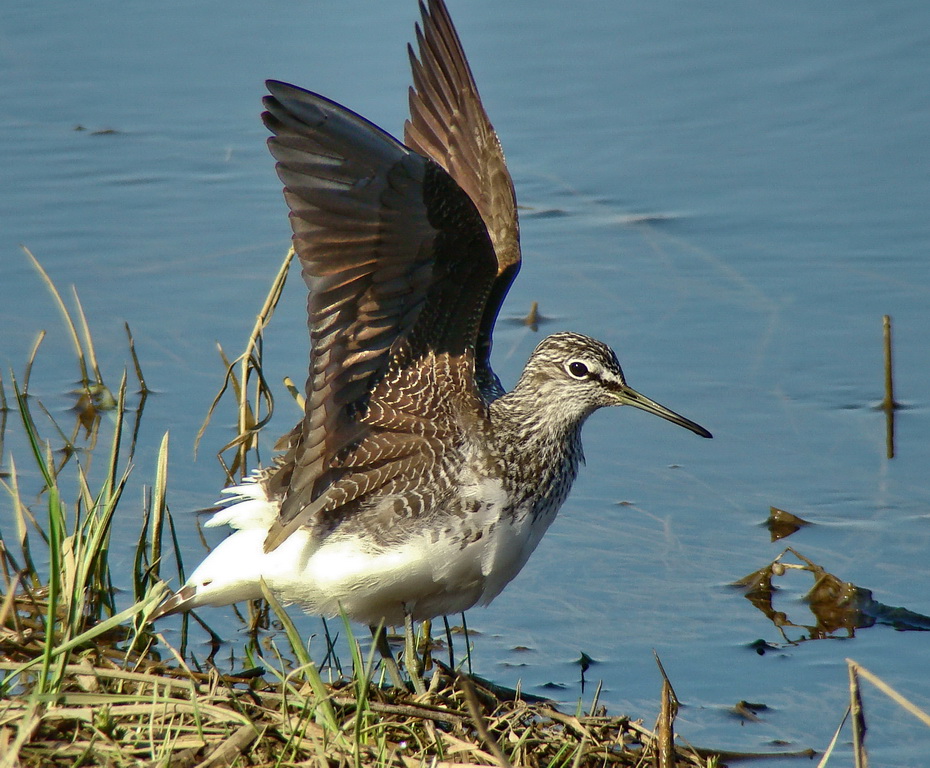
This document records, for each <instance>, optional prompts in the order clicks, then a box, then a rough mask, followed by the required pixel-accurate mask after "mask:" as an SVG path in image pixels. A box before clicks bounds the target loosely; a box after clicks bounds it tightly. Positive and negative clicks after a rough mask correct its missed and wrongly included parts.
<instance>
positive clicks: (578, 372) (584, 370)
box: [565, 360, 591, 379]
mask: <svg viewBox="0 0 930 768" xmlns="http://www.w3.org/2000/svg"><path fill="white" fill-rule="evenodd" d="M565 370H566V371H568V375H569V376H571V377H572V378H573V379H587V378H588V377H589V376H590V375H591V371H590V369H589V368H588V366H587V365H585V364H584V363H583V362H581V360H570V361H569V362H568V363H567V364H566V365H565Z"/></svg>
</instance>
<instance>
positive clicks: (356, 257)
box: [156, 0, 711, 690]
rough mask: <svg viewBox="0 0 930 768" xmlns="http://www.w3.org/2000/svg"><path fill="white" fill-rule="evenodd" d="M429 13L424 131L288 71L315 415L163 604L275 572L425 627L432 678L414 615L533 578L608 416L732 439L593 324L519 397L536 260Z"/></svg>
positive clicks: (311, 593)
mask: <svg viewBox="0 0 930 768" xmlns="http://www.w3.org/2000/svg"><path fill="white" fill-rule="evenodd" d="M420 16H421V21H420V22H419V23H417V24H416V26H415V34H416V40H417V51H415V50H414V48H413V46H411V45H408V55H409V59H410V64H411V68H412V71H413V85H412V86H411V87H410V90H409V104H410V118H409V119H408V120H407V121H406V123H405V126H404V138H403V142H401V141H399V140H397V139H395V138H394V137H392V136H391V135H390V134H388V133H387V132H385V131H383V130H382V129H381V128H379V127H377V126H376V125H374V124H373V123H371V122H369V121H368V120H366V119H365V118H363V117H361V116H360V115H358V114H356V113H355V112H352V111H351V110H349V109H347V108H346V107H344V106H342V105H340V104H337V103H336V102H334V101H331V100H330V99H327V98H326V97H324V96H322V95H319V94H317V93H313V92H311V91H307V90H304V89H302V88H299V87H297V86H294V85H289V84H287V83H283V82H279V81H273V80H271V81H268V82H267V87H268V91H269V95H267V96H266V97H265V98H264V100H263V105H264V109H265V111H264V113H263V115H262V118H263V121H264V124H265V125H266V126H267V127H268V129H269V130H270V132H271V134H272V135H271V137H270V138H269V139H268V146H269V148H270V151H271V154H272V155H273V157H274V158H275V160H276V169H277V173H278V176H279V177H280V179H281V181H282V182H283V184H284V197H285V201H286V203H287V206H288V208H289V210H290V213H289V219H290V223H291V228H292V232H293V246H294V250H295V252H296V254H297V256H298V258H299V261H300V264H301V267H302V274H303V278H304V280H305V282H306V285H307V288H308V291H309V299H308V326H309V334H310V353H309V355H310V363H309V374H308V379H307V384H306V401H305V412H304V415H303V418H302V420H301V421H300V422H299V423H298V424H297V426H296V427H295V428H294V429H293V430H292V431H291V432H290V433H289V434H288V435H287V436H285V438H283V440H282V443H281V445H282V451H283V452H282V453H280V454H279V455H278V456H277V457H276V458H275V459H274V460H273V462H272V463H271V464H270V466H268V467H265V468H262V469H259V470H257V471H255V472H253V474H252V475H251V476H249V477H248V478H247V479H246V480H245V481H243V482H241V483H240V484H239V485H236V486H234V487H231V488H227V489H225V491H224V494H225V495H226V499H225V502H224V503H223V505H222V506H221V508H220V509H219V511H217V512H216V513H215V514H214V515H213V516H212V518H211V519H210V520H209V521H208V522H207V524H206V525H207V526H210V527H217V526H229V527H231V528H232V529H233V532H232V534H231V535H230V536H228V537H227V538H226V539H224V540H223V541H222V542H221V543H220V544H219V545H218V546H217V547H216V548H214V549H213V550H212V552H211V553H210V554H209V555H208V556H207V557H206V559H205V560H204V561H203V562H202V563H201V564H200V566H198V567H197V569H196V570H195V571H194V572H193V573H192V574H191V576H190V578H189V579H188V580H187V582H186V584H184V585H183V586H182V587H181V588H180V589H179V590H178V591H177V592H176V593H174V594H173V595H171V596H169V597H168V598H167V600H166V601H165V602H164V603H163V604H162V605H161V607H160V608H159V609H158V611H157V612H156V616H163V615H167V614H170V613H176V612H179V611H188V610H191V609H194V608H197V607H199V606H204V605H226V604H230V603H233V602H238V601H241V600H248V599H254V598H260V597H261V596H262V594H263V592H262V586H263V583H264V585H266V587H267V589H269V590H270V591H271V592H272V593H273V594H274V595H275V596H276V597H277V598H279V599H280V600H282V602H286V603H290V604H297V605H299V606H300V607H302V608H303V609H305V610H306V611H308V612H310V613H314V614H322V615H328V616H333V615H338V614H340V613H344V614H345V615H346V616H347V617H348V618H349V619H352V620H354V621H358V622H361V623H364V624H367V625H369V626H370V627H373V628H374V627H380V626H384V625H390V626H397V625H400V624H403V625H404V626H405V627H406V629H407V638H408V643H407V651H408V652H407V658H406V661H407V665H408V672H409V673H410V676H411V677H412V678H414V684H415V685H416V676H415V675H414V670H413V669H412V667H411V665H413V664H415V658H414V657H415V654H411V653H410V647H411V626H412V622H414V621H418V620H423V619H431V618H434V617H438V616H445V615H449V614H457V613H460V612H463V611H465V610H467V609H469V608H471V607H473V606H475V605H478V604H488V603H490V602H491V601H492V600H493V599H494V598H495V597H496V596H497V595H499V594H500V592H501V591H502V590H503V589H504V587H505V586H506V585H507V584H508V583H509V582H510V581H511V580H512V579H513V578H514V577H515V576H516V575H517V574H518V573H519V572H520V570H521V569H522V567H523V566H524V564H525V563H526V562H527V559H528V558H529V557H530V555H531V554H532V552H533V551H534V550H535V549H536V546H537V545H538V544H539V542H540V539H541V538H542V536H543V534H544V533H545V532H546V530H547V529H548V527H549V526H550V524H551V523H552V521H553V520H554V519H555V517H556V513H557V512H558V510H559V508H560V507H561V506H562V504H563V502H564V501H565V499H566V497H567V495H568V493H569V490H570V488H571V485H572V482H573V481H574V479H575V477H576V474H577V472H578V468H579V463H580V462H581V461H582V460H583V452H582V443H581V431H582V426H583V424H584V422H585V420H586V419H587V418H588V417H589V416H590V415H591V414H592V413H593V412H594V411H596V410H598V409H600V408H604V407H610V406H632V407H634V408H639V409H642V410H644V411H647V412H649V413H652V414H655V415H657V416H660V417H662V418H663V419H666V420H668V421H670V422H672V423H673V424H677V425H679V426H681V427H684V428H686V429H688V430H690V431H692V432H694V433H696V434H698V435H700V436H701V437H705V438H709V437H711V434H710V432H708V431H707V430H706V429H704V428H703V427H702V426H700V425H699V424H697V423H695V422H693V421H691V420H689V419H686V418H685V417H683V416H681V415H679V414H678V413H675V412H674V411H671V410H669V409H668V408H666V407H664V406H662V405H659V404H658V403H657V402H655V401H653V400H651V399H649V398H647V397H645V396H644V395H642V394H640V393H638V392H637V391H636V390H634V389H632V388H631V387H630V386H629V385H628V384H627V381H626V378H625V376H624V373H623V370H622V368H621V366H620V363H619V362H618V359H617V356H616V354H615V353H614V352H613V350H612V349H611V348H610V347H609V346H608V345H606V344H605V343H603V342H601V341H597V340H595V339H593V338H590V337H588V336H585V335H583V334H579V333H574V332H558V333H554V334H552V335H550V336H547V337H546V338H544V339H543V340H542V341H540V342H539V344H538V346H537V347H536V348H535V350H534V351H533V352H532V354H531V355H530V357H529V359H528V361H527V363H526V366H525V368H524V370H523V372H522V375H521V376H520V377H519V380H518V382H517V384H516V385H515V386H514V388H513V389H512V390H510V391H509V392H508V391H506V390H505V389H504V387H503V386H502V384H501V382H500V380H499V379H498V377H497V376H496V375H495V374H494V372H493V370H492V368H491V361H490V357H491V345H492V334H493V329H494V324H495V320H496V319H497V316H498V314H499V312H500V309H501V305H502V303H503V301H504V298H505V296H506V294H507V292H508V290H509V288H510V286H511V284H512V282H513V280H514V278H515V277H516V274H517V271H518V270H519V267H520V260H521V254H520V234H519V224H518V218H517V204H516V196H515V192H514V186H513V181H512V179H511V176H510V173H509V171H508V169H507V165H506V162H505V160H504V154H503V151H502V149H501V144H500V141H499V139H498V136H497V133H496V132H495V130H494V128H493V127H492V125H491V122H490V121H489V119H488V116H487V114H486V112H485V109H484V106H483V104H482V101H481V98H480V96H479V94H478V89H477V86H476V84H475V80H474V76H473V74H472V71H471V69H470V67H469V64H468V62H467V60H466V57H465V53H464V50H463V48H462V44H461V41H460V39H459V36H458V33H457V32H456V30H455V27H454V26H453V23H452V20H451V17H450V15H449V12H448V9H447V8H446V5H445V3H444V2H443V0H426V2H424V1H423V0H421V2H420ZM382 637H383V635H382ZM376 639H377V636H376ZM385 645H386V643H385ZM379 647H380V646H379ZM420 685H422V682H421V684H420ZM418 690H419V689H418Z"/></svg>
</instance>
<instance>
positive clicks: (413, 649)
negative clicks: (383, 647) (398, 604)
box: [404, 609, 426, 696]
mask: <svg viewBox="0 0 930 768" xmlns="http://www.w3.org/2000/svg"><path fill="white" fill-rule="evenodd" d="M404 634H405V635H406V641H407V647H406V649H405V653H404V664H405V665H406V667H407V674H408V675H409V676H410V682H411V683H413V691H414V693H416V694H417V696H422V695H423V694H424V693H426V687H425V686H424V685H423V678H422V677H420V673H421V671H422V670H421V664H420V659H419V657H418V656H417V639H416V635H414V633H413V617H412V616H411V615H410V614H409V613H408V612H407V610H406V609H405V610H404Z"/></svg>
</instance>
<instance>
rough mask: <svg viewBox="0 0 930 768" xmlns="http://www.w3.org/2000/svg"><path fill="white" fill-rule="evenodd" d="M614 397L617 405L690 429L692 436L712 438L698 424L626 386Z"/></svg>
mask: <svg viewBox="0 0 930 768" xmlns="http://www.w3.org/2000/svg"><path fill="white" fill-rule="evenodd" d="M616 395H617V400H619V402H618V403H617V405H632V406H633V407H634V408H639V409H640V410H643V411H646V412H647V413H653V414H655V415H656V416H661V417H662V418H663V419H667V420H668V421H670V422H672V424H677V425H678V426H679V427H684V428H685V429H690V430H691V431H692V432H694V434H696V435H700V436H701V437H713V435H712V434H711V433H710V432H708V431H707V430H706V429H704V427H702V426H701V425H700V424H696V423H695V422H693V421H691V419H686V418H685V417H684V416H681V415H680V414H677V413H675V411H672V410H669V409H668V408H666V407H665V406H664V405H659V404H658V403H657V402H656V401H655V400H650V399H649V398H648V397H646V396H645V395H641V394H640V393H639V392H637V391H636V390H635V389H633V388H632V387H628V386H627V385H626V384H624V385H623V386H622V387H620V388H619V389H618V390H617V392H616Z"/></svg>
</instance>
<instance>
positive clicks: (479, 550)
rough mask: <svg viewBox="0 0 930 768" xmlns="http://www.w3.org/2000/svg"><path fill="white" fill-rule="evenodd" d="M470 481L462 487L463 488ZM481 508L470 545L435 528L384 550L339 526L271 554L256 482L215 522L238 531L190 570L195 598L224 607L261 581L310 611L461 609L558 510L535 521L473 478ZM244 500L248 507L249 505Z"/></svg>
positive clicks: (394, 620)
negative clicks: (513, 511)
mask: <svg viewBox="0 0 930 768" xmlns="http://www.w3.org/2000/svg"><path fill="white" fill-rule="evenodd" d="M460 487H462V486H460ZM470 488H471V489H472V491H473V493H474V496H475V498H476V499H480V501H481V504H480V508H479V511H478V512H477V513H476V514H475V515H473V516H471V517H469V519H468V524H469V527H470V528H471V529H472V530H473V531H480V534H481V535H480V536H477V535H473V536H471V537H469V543H467V544H464V546H463V545H462V544H461V543H460V542H459V541H457V540H454V539H453V538H448V537H443V536H441V535H440V536H438V537H437V536H435V535H434V532H433V531H432V530H424V531H422V532H419V533H416V534H414V535H412V536H410V537H408V539H407V540H406V541H404V542H402V543H399V544H397V545H396V546H393V547H391V548H385V549H376V548H373V547H372V546H371V543H370V542H368V541H365V540H364V538H362V537H361V536H360V535H355V536H344V535H340V534H339V532H338V531H337V532H335V533H334V534H333V535H331V536H330V537H328V538H327V539H326V540H324V541H323V543H322V544H321V543H319V542H315V541H313V540H311V536H310V533H309V531H308V530H306V529H299V530H298V531H296V532H295V533H293V534H292V535H291V536H290V537H288V538H287V539H286V540H285V541H284V542H283V543H282V544H281V546H279V547H278V548H277V549H276V550H274V551H273V552H269V553H266V552H264V551H263V543H264V536H265V533H266V532H267V530H268V527H269V526H270V524H271V521H272V520H273V519H274V517H275V516H276V514H277V509H276V507H275V505H274V504H273V503H271V502H269V501H268V500H266V499H265V498H264V496H263V494H262V492H261V488H260V486H259V485H258V484H249V485H246V486H242V487H241V488H240V489H239V492H240V494H242V493H243V492H245V493H247V494H248V497H247V498H246V499H245V500H243V501H240V502H238V503H236V504H234V505H232V506H231V507H229V508H228V509H226V510H223V511H221V512H219V513H217V515H216V516H215V518H214V519H213V520H211V524H213V525H222V524H224V523H228V524H230V525H232V526H233V527H236V528H239V529H240V530H237V531H235V532H234V533H233V534H232V535H231V536H230V537H229V538H227V539H226V540H224V541H223V542H221V543H220V545H219V546H218V547H217V548H216V549H214V550H213V552H212V553H211V554H210V556H209V557H208V558H207V559H206V560H205V561H204V562H203V563H202V564H201V565H200V567H199V568H198V569H197V570H196V571H195V572H194V574H193V575H192V576H191V578H190V580H189V581H188V584H190V585H192V586H194V587H196V591H197V597H196V601H195V603H194V604H192V605H191V606H190V607H196V605H203V604H212V605H224V604H228V603H231V602H235V601H237V600H244V599H251V598H255V597H259V596H260V595H261V588H260V580H261V579H264V580H265V583H266V584H267V585H268V587H269V588H270V589H271V590H272V591H273V592H274V593H275V595H276V596H277V597H278V598H279V599H280V600H282V601H284V602H288V603H297V604H298V605H300V606H301V607H302V608H304V609H305V610H306V611H307V612H309V613H319V614H323V615H325V616H335V615H338V614H339V613H340V611H344V612H345V613H346V615H347V616H348V617H349V618H350V619H353V620H354V621H359V622H362V623H365V624H369V625H376V624H378V623H380V622H381V621H384V622H385V623H386V624H390V625H397V624H402V623H403V620H404V614H405V612H406V613H410V614H411V615H412V616H413V618H414V619H424V618H432V617H434V616H441V615H446V614H453V613H459V612H461V611H465V610H467V609H468V608H471V607H472V606H473V605H476V604H479V603H480V604H487V603H489V602H491V600H493V599H494V598H495V597H496V596H497V595H498V594H500V592H501V590H502V589H503V588H504V587H505V586H506V585H507V584H508V583H509V582H510V581H511V580H512V579H513V578H514V576H516V575H517V573H519V571H520V569H521V568H522V567H523V565H524V564H525V563H526V561H527V559H528V558H529V556H530V554H532V552H533V550H534V549H535V548H536V545H537V544H538V543H539V540H540V539H541V538H542V535H543V534H544V533H545V531H546V529H547V528H548V526H549V523H550V522H551V520H552V518H554V514H553V515H551V516H549V517H547V518H546V519H544V518H542V517H540V518H538V519H536V520H535V522H534V523H532V524H531V520H532V515H531V514H526V513H525V511H522V510H521V511H520V512H521V513H519V514H517V515H515V516H514V515H502V512H503V504H504V502H505V500H506V499H505V495H504V493H503V490H502V488H501V486H500V484H499V483H498V482H497V481H495V480H488V479H486V478H485V479H481V480H479V481H477V482H475V483H474V484H471V485H470ZM237 507H242V510H241V512H240V511H239V510H237Z"/></svg>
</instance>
